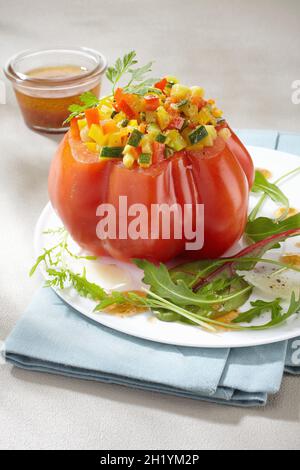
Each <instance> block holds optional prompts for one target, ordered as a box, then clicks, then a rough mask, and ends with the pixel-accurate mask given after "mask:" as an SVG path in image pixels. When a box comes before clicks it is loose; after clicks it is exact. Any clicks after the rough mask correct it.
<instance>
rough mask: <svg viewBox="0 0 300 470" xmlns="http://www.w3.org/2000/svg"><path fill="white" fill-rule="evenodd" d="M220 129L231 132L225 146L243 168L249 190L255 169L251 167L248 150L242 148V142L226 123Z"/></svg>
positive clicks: (251, 162)
mask: <svg viewBox="0 0 300 470" xmlns="http://www.w3.org/2000/svg"><path fill="white" fill-rule="evenodd" d="M222 127H227V128H228V129H229V130H230V132H231V137H230V138H229V139H228V140H227V141H226V145H227V147H228V148H229V150H230V151H231V152H232V153H233V155H234V156H235V158H236V159H237V160H238V162H239V164H240V165H241V167H242V168H243V170H244V172H245V174H246V177H247V180H248V184H249V189H251V188H252V185H253V183H254V177H255V168H254V165H253V161H252V158H251V156H250V154H249V152H248V150H247V149H246V147H245V146H244V144H243V142H241V140H240V139H239V138H238V136H237V135H236V134H235V133H234V132H233V130H232V129H231V127H230V126H229V125H228V124H227V123H225V124H223V125H222V126H220V127H219V128H220V129H221V128H222Z"/></svg>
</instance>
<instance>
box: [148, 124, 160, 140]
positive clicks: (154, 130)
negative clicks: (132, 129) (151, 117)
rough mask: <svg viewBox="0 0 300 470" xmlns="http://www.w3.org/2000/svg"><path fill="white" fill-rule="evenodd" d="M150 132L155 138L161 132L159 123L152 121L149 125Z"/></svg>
mask: <svg viewBox="0 0 300 470" xmlns="http://www.w3.org/2000/svg"><path fill="white" fill-rule="evenodd" d="M147 131H148V134H151V135H152V136H153V137H154V138H155V137H156V136H157V135H158V134H159V133H160V128H159V127H158V125H157V124H154V123H150V124H148V126H147Z"/></svg>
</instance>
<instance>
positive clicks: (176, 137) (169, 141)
mask: <svg viewBox="0 0 300 470" xmlns="http://www.w3.org/2000/svg"><path fill="white" fill-rule="evenodd" d="M165 142H166V145H168V147H171V148H172V149H173V150H175V151H176V152H179V151H180V150H182V149H184V148H185V147H186V141H185V140H184V138H183V137H182V135H180V133H179V132H178V131H177V130H175V129H172V130H171V131H168V133H167V138H166V141H165Z"/></svg>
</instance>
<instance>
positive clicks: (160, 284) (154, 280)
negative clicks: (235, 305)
mask: <svg viewBox="0 0 300 470" xmlns="http://www.w3.org/2000/svg"><path fill="white" fill-rule="evenodd" d="M133 261H134V263H135V264H136V265H137V266H138V267H139V268H140V269H143V271H144V278H143V281H144V282H145V284H148V285H150V291H151V292H153V293H155V294H157V295H159V296H160V297H162V298H163V299H168V300H170V301H171V302H173V303H174V304H176V305H179V306H189V305H196V306H199V307H207V306H208V305H213V304H217V303H224V302H226V301H227V300H231V299H233V298H235V297H238V296H239V295H241V294H242V293H244V292H248V291H250V290H252V287H250V286H249V285H248V284H247V287H245V288H242V289H241V290H239V291H236V292H234V293H229V294H224V295H218V294H214V293H213V292H211V291H209V292H208V293H205V292H204V294H203V295H201V292H199V293H197V294H196V293H194V292H193V291H192V290H191V289H189V288H188V286H187V285H186V284H185V283H184V282H183V281H182V280H178V282H177V284H175V283H174V282H173V281H172V279H171V276H170V273H169V271H168V269H167V267H166V266H165V265H164V264H162V263H161V264H160V265H159V266H155V265H154V264H152V263H150V262H149V261H146V260H140V259H135V260H133Z"/></svg>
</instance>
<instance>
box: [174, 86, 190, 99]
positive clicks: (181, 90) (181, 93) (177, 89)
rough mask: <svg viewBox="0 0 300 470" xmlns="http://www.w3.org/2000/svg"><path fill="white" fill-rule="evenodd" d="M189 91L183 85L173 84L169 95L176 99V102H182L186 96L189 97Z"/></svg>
mask: <svg viewBox="0 0 300 470" xmlns="http://www.w3.org/2000/svg"><path fill="white" fill-rule="evenodd" d="M190 94H191V90H190V89H189V87H187V86H185V85H181V84H180V83H175V85H173V86H172V89H171V93H170V95H171V96H172V97H173V98H176V99H178V100H184V99H185V98H187V97H188V96H190Z"/></svg>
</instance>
